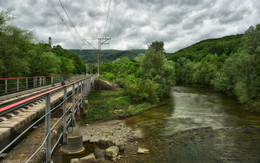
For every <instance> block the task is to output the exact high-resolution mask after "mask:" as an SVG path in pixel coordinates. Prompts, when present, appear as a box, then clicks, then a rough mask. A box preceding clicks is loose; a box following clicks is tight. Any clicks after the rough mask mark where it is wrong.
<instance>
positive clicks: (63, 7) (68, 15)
mask: <svg viewBox="0 0 260 163" xmlns="http://www.w3.org/2000/svg"><path fill="white" fill-rule="evenodd" d="M59 2H60V5H61V7H62V9H63V10H64V12H65V14H66V15H67V17H68V19H69V21H70V24H71V25H72V27H73V28H74V30H75V31H76V33H77V35H78V37H79V39H80V40H81V41H82V42H84V40H83V39H82V38H81V37H80V35H79V32H78V31H77V29H76V27H75V25H74V24H73V23H72V21H71V19H70V17H69V14H68V13H67V10H66V9H65V7H64V6H63V4H62V2H61V1H60V0H59Z"/></svg>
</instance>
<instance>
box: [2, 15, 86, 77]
mask: <svg viewBox="0 0 260 163" xmlns="http://www.w3.org/2000/svg"><path fill="white" fill-rule="evenodd" d="M11 11H12V10H7V11H2V12H0V36H1V37H0V77H1V78H7V77H23V76H42V75H52V74H77V73H82V72H85V64H84V63H83V61H82V60H81V59H80V57H79V56H78V55H77V54H74V53H71V52H69V51H68V50H65V49H63V48H62V47H61V46H59V45H57V46H54V47H53V48H52V47H50V46H49V44H46V43H41V42H40V43H37V42H36V41H35V37H34V35H33V33H32V32H30V31H27V30H24V29H21V28H19V27H16V26H13V25H9V24H8V22H9V21H11V19H12V17H11V16H10V12H11ZM46 40H47V38H46Z"/></svg>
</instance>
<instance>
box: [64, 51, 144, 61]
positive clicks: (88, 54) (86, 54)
mask: <svg viewBox="0 0 260 163" xmlns="http://www.w3.org/2000/svg"><path fill="white" fill-rule="evenodd" d="M68 51H70V52H72V53H75V54H78V55H79V56H80V58H81V59H82V60H83V61H84V62H85V61H87V62H88V63H96V62H97V53H98V52H97V50H79V49H69V50H68ZM145 52H146V50H145V49H134V50H112V49H111V50H102V51H101V60H102V61H103V62H104V63H107V62H112V61H114V60H116V59H117V58H122V57H128V58H129V59H133V58H134V57H136V56H137V54H139V53H145Z"/></svg>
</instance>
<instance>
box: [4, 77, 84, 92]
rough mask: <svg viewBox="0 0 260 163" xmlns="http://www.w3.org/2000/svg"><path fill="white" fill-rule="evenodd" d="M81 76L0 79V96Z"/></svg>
mask: <svg viewBox="0 0 260 163" xmlns="http://www.w3.org/2000/svg"><path fill="white" fill-rule="evenodd" d="M82 76H83V75H82V74H56V75H52V76H34V77H14V78H0V96H1V95H5V94H8V93H13V92H17V91H22V90H27V89H31V88H36V87H41V86H45V85H49V84H55V83H59V82H60V81H61V80H71V79H76V78H79V77H82Z"/></svg>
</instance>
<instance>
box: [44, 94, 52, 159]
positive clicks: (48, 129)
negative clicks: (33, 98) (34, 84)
mask: <svg viewBox="0 0 260 163" xmlns="http://www.w3.org/2000/svg"><path fill="white" fill-rule="evenodd" d="M50 111H51V94H50V93H48V94H47V95H46V107H45V113H46V114H47V115H46V117H45V126H46V137H47V140H46V163H51V113H50Z"/></svg>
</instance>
